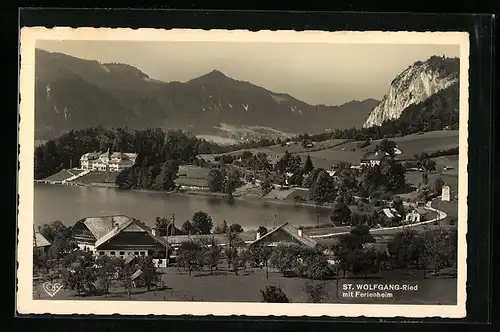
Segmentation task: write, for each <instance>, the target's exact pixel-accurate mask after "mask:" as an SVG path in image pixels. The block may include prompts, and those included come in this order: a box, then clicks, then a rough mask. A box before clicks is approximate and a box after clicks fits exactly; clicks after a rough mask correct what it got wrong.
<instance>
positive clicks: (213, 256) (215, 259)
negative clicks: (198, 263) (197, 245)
mask: <svg viewBox="0 0 500 332" xmlns="http://www.w3.org/2000/svg"><path fill="white" fill-rule="evenodd" d="M221 254H222V247H221V246H220V245H218V244H217V243H216V242H215V240H214V239H212V242H211V244H210V246H208V247H207V248H206V253H205V255H206V256H207V257H206V261H207V263H208V266H209V268H210V274H212V269H213V268H214V267H215V269H216V270H217V269H218V265H219V260H220V257H221Z"/></svg>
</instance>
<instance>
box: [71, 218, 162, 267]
mask: <svg viewBox="0 0 500 332" xmlns="http://www.w3.org/2000/svg"><path fill="white" fill-rule="evenodd" d="M72 231H73V239H74V240H75V241H76V243H77V245H78V247H79V248H80V249H81V250H84V251H91V252H94V253H95V254H96V255H108V256H114V257H121V258H126V257H127V256H129V255H134V256H149V255H153V254H156V255H157V256H158V255H159V258H160V260H164V259H165V257H166V246H167V243H166V242H165V241H164V239H163V238H161V237H159V236H156V235H155V234H154V232H153V231H152V230H151V229H150V228H149V227H147V226H146V225H144V224H143V223H141V222H140V221H139V220H136V219H134V218H130V217H128V216H120V215H115V216H102V217H88V218H83V219H81V220H79V221H77V222H76V224H75V225H74V226H73V229H72ZM156 263H158V262H156ZM162 263H163V262H159V264H162Z"/></svg>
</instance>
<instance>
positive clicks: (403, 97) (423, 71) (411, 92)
mask: <svg viewBox="0 0 500 332" xmlns="http://www.w3.org/2000/svg"><path fill="white" fill-rule="evenodd" d="M459 64H460V62H459V59H458V58H444V57H437V56H433V57H431V58H429V59H428V60H427V61H425V62H422V61H418V62H415V63H414V64H413V65H411V66H409V67H408V68H407V69H406V70H404V71H403V72H402V73H401V74H399V75H398V76H397V77H396V78H395V79H394V80H393V81H392V83H391V86H390V88H389V92H388V93H387V94H386V95H385V96H384V97H383V98H382V101H380V103H379V104H378V105H377V106H376V107H375V108H374V109H373V111H372V112H371V113H370V115H369V116H368V119H367V120H366V122H365V123H364V125H363V127H364V128H368V127H373V126H379V125H381V124H382V123H384V122H385V121H388V120H394V119H398V118H399V117H400V116H401V114H402V113H403V111H404V110H405V109H406V108H408V107H409V106H411V105H416V104H419V103H422V102H424V101H425V100H426V99H428V98H429V97H431V96H432V95H434V94H436V93H438V92H439V91H442V90H444V89H447V88H448V87H450V86H452V85H454V84H456V83H458V82H459Z"/></svg>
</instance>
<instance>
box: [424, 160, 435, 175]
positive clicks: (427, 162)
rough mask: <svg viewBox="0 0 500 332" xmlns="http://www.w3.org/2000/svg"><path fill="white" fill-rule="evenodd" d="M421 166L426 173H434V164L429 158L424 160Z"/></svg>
mask: <svg viewBox="0 0 500 332" xmlns="http://www.w3.org/2000/svg"><path fill="white" fill-rule="evenodd" d="M422 166H423V167H424V169H425V170H426V171H427V172H434V171H436V162H435V161H434V160H432V159H430V158H428V159H425V160H424V161H423V163H422Z"/></svg>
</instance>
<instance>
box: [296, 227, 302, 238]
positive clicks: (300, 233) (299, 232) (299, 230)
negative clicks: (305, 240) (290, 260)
mask: <svg viewBox="0 0 500 332" xmlns="http://www.w3.org/2000/svg"><path fill="white" fill-rule="evenodd" d="M297 234H299V236H300V237H302V227H299V228H297Z"/></svg>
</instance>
